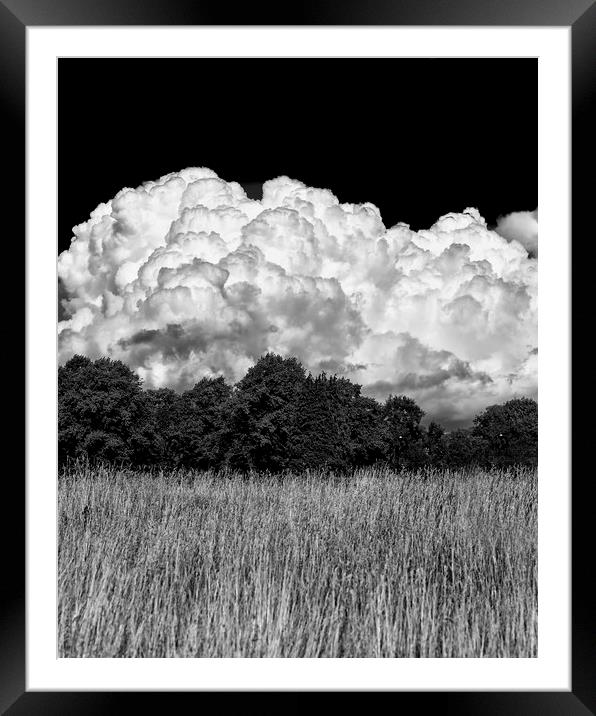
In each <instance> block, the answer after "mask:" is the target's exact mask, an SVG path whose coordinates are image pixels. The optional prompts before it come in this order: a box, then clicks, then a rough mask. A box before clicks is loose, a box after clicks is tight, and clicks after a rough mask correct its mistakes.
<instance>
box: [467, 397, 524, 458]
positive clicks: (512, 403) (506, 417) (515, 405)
mask: <svg viewBox="0 0 596 716" xmlns="http://www.w3.org/2000/svg"><path fill="white" fill-rule="evenodd" d="M473 432H474V435H475V436H477V437H479V438H482V439H483V440H484V441H485V442H486V445H487V454H488V459H489V460H490V462H491V463H492V464H494V465H498V466H505V465H514V464H517V465H532V466H535V465H537V464H538V403H537V402H536V401H535V400H532V399H531V398H514V399H513V400H509V401H507V402H506V403H503V404H501V405H491V406H489V407H488V408H486V410H484V411H483V412H482V413H480V415H477V416H476V417H475V418H474V428H473Z"/></svg>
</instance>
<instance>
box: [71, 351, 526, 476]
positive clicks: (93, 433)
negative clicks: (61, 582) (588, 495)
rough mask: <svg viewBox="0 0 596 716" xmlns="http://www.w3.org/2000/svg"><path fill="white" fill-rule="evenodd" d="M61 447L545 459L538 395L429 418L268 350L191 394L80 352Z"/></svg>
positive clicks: (236, 466) (378, 459) (261, 466)
mask: <svg viewBox="0 0 596 716" xmlns="http://www.w3.org/2000/svg"><path fill="white" fill-rule="evenodd" d="M58 412H59V421H58V422H59V457H60V462H61V463H64V462H65V461H66V460H68V459H73V458H79V457H86V458H88V459H92V460H93V459H102V460H109V461H113V462H114V461H115V462H120V463H123V464H128V465H131V466H144V467H149V466H160V467H163V468H166V467H167V468H181V467H183V468H193V469H198V470H207V469H212V470H218V469H224V468H225V469H233V470H238V471H240V472H248V471H251V470H252V471H260V472H272V473H279V472H283V471H286V470H293V471H303V470H307V469H313V470H314V469H316V470H320V471H322V472H328V471H334V472H347V471H349V470H352V469H354V468H359V467H366V466H369V465H375V464H384V465H386V466H388V467H390V468H392V469H394V470H398V471H399V470H403V469H418V468H422V467H437V468H462V467H466V466H479V467H491V466H496V467H501V466H512V465H527V466H536V464H537V446H538V405H537V403H536V401H534V400H532V399H530V398H518V399H515V400H510V401H508V402H506V403H504V404H503V405H493V406H490V407H488V408H487V409H486V410H484V411H483V412H482V413H481V414H479V415H478V416H476V418H475V419H474V425H473V427H471V428H470V429H460V430H455V431H453V432H450V433H446V432H445V431H444V430H443V428H442V427H441V426H440V425H438V424H437V423H435V422H431V423H430V424H429V426H428V428H425V427H424V426H423V425H422V422H421V421H422V418H423V417H424V411H423V410H422V409H421V408H420V407H419V406H418V405H417V404H416V403H415V401H414V400H412V398H409V397H407V396H405V395H398V396H393V395H391V396H389V397H388V398H387V400H386V401H385V402H384V403H380V402H378V401H377V400H375V399H373V398H370V397H367V396H363V395H362V394H361V386H360V385H357V384H355V383H352V382H351V381H350V380H348V379H347V378H345V377H338V376H336V375H327V374H325V373H322V374H320V375H317V376H313V375H311V374H307V373H306V371H305V370H304V368H303V366H302V365H301V364H300V363H299V361H298V360H296V358H283V357H281V356H279V355H275V354H273V353H268V354H267V355H265V356H263V357H261V358H260V359H259V360H258V361H257V363H256V364H255V365H254V366H253V367H252V368H250V369H249V370H248V371H247V373H246V375H245V376H244V377H243V378H242V379H241V380H240V381H239V382H238V383H237V384H236V385H235V386H230V385H228V384H227V383H226V382H225V381H224V379H223V378H222V377H218V378H202V379H201V380H200V381H199V382H198V383H196V385H195V386H194V387H193V388H191V389H190V390H187V391H185V392H183V393H176V392H174V391H173V390H170V389H167V388H161V389H158V390H143V389H142V385H141V381H140V379H139V377H138V376H137V375H136V374H135V373H134V372H133V371H131V370H130V369H129V368H128V367H127V366H126V365H124V363H122V362H120V361H114V360H111V359H109V358H100V359H99V360H96V361H92V360H90V359H89V358H85V357H83V356H75V357H73V358H72V359H71V360H69V361H68V363H66V364H65V365H63V366H61V367H60V369H59V375H58Z"/></svg>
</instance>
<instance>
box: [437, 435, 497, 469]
mask: <svg viewBox="0 0 596 716" xmlns="http://www.w3.org/2000/svg"><path fill="white" fill-rule="evenodd" d="M444 444H445V461H444V466H445V467H448V468H451V469H460V468H462V467H472V466H478V465H485V464H486V460H487V456H486V447H487V446H486V441H485V440H484V439H483V438H481V437H479V436H478V435H474V433H473V432H472V431H471V430H466V429H464V428H460V429H459V430H454V431H452V432H450V433H448V434H447V435H445V438H444Z"/></svg>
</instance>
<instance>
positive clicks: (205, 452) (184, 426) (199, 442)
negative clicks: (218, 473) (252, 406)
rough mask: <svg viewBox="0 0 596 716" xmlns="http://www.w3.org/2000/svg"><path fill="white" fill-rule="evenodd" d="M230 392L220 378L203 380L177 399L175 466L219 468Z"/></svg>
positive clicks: (174, 438) (202, 468) (174, 441)
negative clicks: (176, 464)
mask: <svg viewBox="0 0 596 716" xmlns="http://www.w3.org/2000/svg"><path fill="white" fill-rule="evenodd" d="M231 395H232V389H231V387H230V386H229V385H227V384H226V382H225V380H224V379H223V377H221V376H220V377H218V378H202V379H201V380H200V381H199V382H198V383H197V384H196V385H195V386H194V387H193V388H191V390H188V391H186V392H185V393H183V394H182V395H181V396H180V397H179V399H178V406H179V409H178V421H179V422H178V429H177V431H176V432H177V435H176V436H175V437H171V438H170V439H171V440H172V442H173V443H175V444H176V445H177V463H178V464H181V465H184V466H187V467H193V468H196V469H199V470H206V469H209V468H216V467H219V466H220V464H221V462H222V460H223V457H224V444H223V436H224V432H225V412H226V411H227V409H228V408H229V402H230V397H231Z"/></svg>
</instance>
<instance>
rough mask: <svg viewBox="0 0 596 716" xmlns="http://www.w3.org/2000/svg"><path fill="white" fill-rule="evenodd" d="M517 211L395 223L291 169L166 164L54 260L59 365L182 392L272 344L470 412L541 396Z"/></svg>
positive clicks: (235, 371) (533, 306) (528, 273)
mask: <svg viewBox="0 0 596 716" xmlns="http://www.w3.org/2000/svg"><path fill="white" fill-rule="evenodd" d="M253 196H254V193H253ZM522 214H523V215H524V216H523V217H521V218H520V216H521V215H522ZM534 214H535V212H534V213H533V214H530V213H528V216H530V217H532V216H534ZM524 217H525V213H524V212H518V214H512V215H509V217H505V218H504V219H503V220H502V221H501V222H500V224H499V226H498V227H497V231H492V230H490V229H489V228H488V227H487V225H486V222H485V221H484V219H483V218H482V217H481V216H480V214H479V213H478V211H477V210H476V209H473V208H468V209H465V210H464V211H463V212H462V213H451V214H447V215H445V216H442V217H441V218H439V219H438V221H437V222H436V223H435V224H433V225H432V226H431V227H430V228H429V229H428V230H422V231H412V230H411V229H410V228H409V226H408V225H406V224H402V223H399V224H397V225H395V226H393V227H390V228H387V227H386V226H385V225H384V224H383V220H382V217H381V214H380V212H379V210H378V209H377V207H376V206H374V205H373V204H370V203H364V204H345V203H340V202H339V200H338V199H337V198H336V197H335V196H334V195H333V194H332V192H331V191H329V190H326V189H317V188H313V187H308V186H306V185H304V184H303V183H302V182H300V181H296V180H293V179H289V178H288V177H278V178H276V179H272V180H270V181H267V182H265V183H264V184H263V191H262V197H261V198H260V199H254V198H249V197H248V196H247V194H246V192H245V190H244V189H243V187H242V186H241V185H240V184H238V183H237V182H228V181H224V180H223V179H220V178H219V177H218V176H217V175H216V174H215V172H213V171H211V170H210V169H205V168H189V169H185V170H183V171H180V172H176V173H173V174H168V175H167V176H164V177H161V178H160V179H158V180H157V181H151V182H146V183H145V184H143V185H142V186H141V187H138V188H137V189H122V190H121V191H120V192H118V194H117V195H116V196H115V197H114V198H113V199H112V200H111V201H109V202H107V203H104V204H100V205H99V206H98V207H97V208H96V209H95V211H93V212H92V213H91V215H90V218H89V220H88V221H86V222H85V223H83V224H80V225H79V226H76V227H75V228H74V230H73V231H74V238H73V240H72V242H71V245H70V248H69V249H68V250H67V251H64V252H63V253H62V254H61V255H60V257H59V259H58V274H59V278H60V285H61V288H60V291H61V312H60V315H61V318H62V319H63V320H61V321H60V323H59V326H58V330H59V351H60V360H61V361H65V360H68V358H70V357H71V356H72V355H73V354H75V353H82V354H85V355H88V356H90V357H98V356H100V355H109V356H111V357H113V358H118V359H121V360H124V361H126V362H127V363H128V364H129V365H131V366H132V367H133V368H135V369H136V370H137V371H138V373H139V374H140V375H141V377H142V378H143V379H144V381H145V383H146V385H148V386H150V387H159V386H170V387H173V388H176V389H185V388H188V387H190V386H192V385H193V384H194V383H195V382H196V381H197V380H199V379H200V378H201V377H203V376H216V375H223V376H225V377H226V378H227V379H228V380H230V381H236V380H238V379H239V378H240V377H241V376H242V375H243V374H244V373H245V372H246V370H247V369H248V368H249V367H250V366H251V365H252V364H254V362H255V361H256V360H257V359H258V357H259V356H260V355H262V354H263V353H265V352H267V351H275V352H277V353H281V354H282V355H294V356H297V357H298V358H299V359H300V360H301V361H302V362H303V363H304V365H305V366H306V367H307V368H308V369H309V370H311V371H312V372H313V373H317V372H320V371H322V370H325V371H327V372H332V373H338V374H342V375H345V376H346V377H349V378H350V379H351V380H354V381H356V382H358V383H361V384H362V386H363V392H364V393H366V394H369V395H372V396H375V397H377V398H379V399H383V398H385V397H386V396H387V395H388V394H390V393H393V394H396V393H405V394H407V395H410V396H412V397H414V398H415V399H416V400H417V401H418V402H419V404H420V405H421V406H422V407H423V408H424V409H425V410H426V411H427V413H428V414H429V415H432V416H436V417H440V418H441V419H442V420H444V421H445V422H446V423H447V424H448V425H451V426H454V425H459V424H465V423H466V422H468V421H469V420H470V419H471V417H472V416H473V415H474V413H475V412H477V411H478V410H480V409H482V408H483V407H485V406H486V405H488V404H491V403H495V402H499V401H501V400H505V399H508V398H510V397H513V396H514V395H535V393H536V380H537V368H536V361H537V356H536V346H537V325H536V323H537V283H536V280H537V263H536V260H535V258H533V255H534V254H535V251H534V249H533V248H532V245H531V244H529V243H528V240H527V237H528V236H530V235H531V231H530V227H531V224H530V222H529V220H528V219H527V217H525V218H524ZM503 227H505V228H503ZM508 227H509V228H508ZM508 231H509V233H507V232H508ZM514 234H515V236H514ZM536 235H537V234H536Z"/></svg>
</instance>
